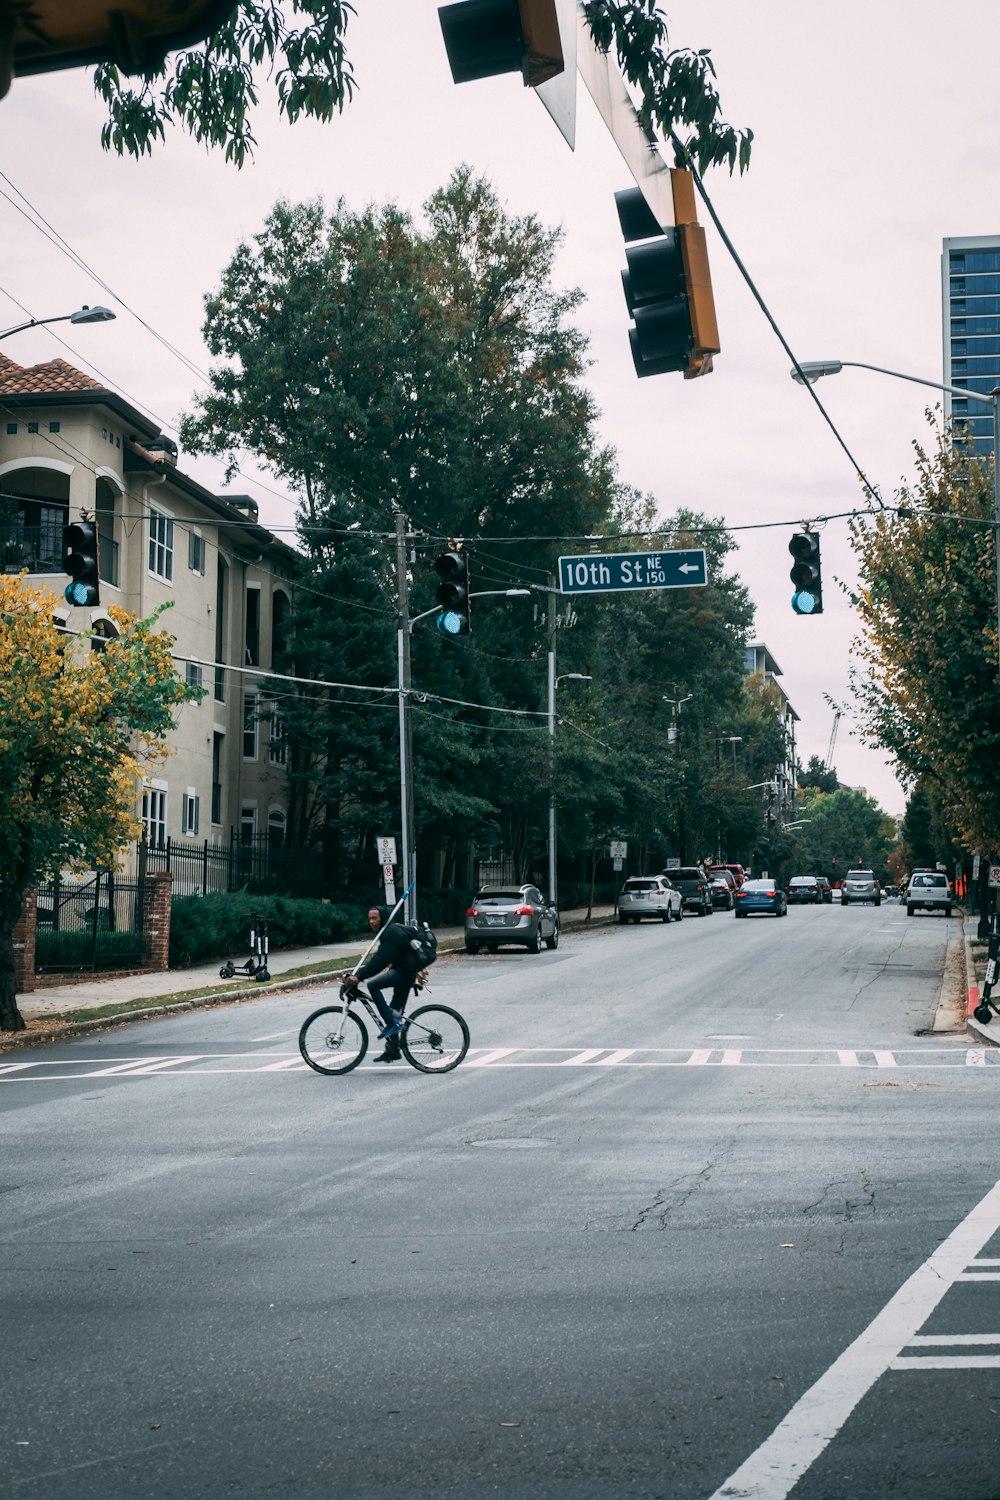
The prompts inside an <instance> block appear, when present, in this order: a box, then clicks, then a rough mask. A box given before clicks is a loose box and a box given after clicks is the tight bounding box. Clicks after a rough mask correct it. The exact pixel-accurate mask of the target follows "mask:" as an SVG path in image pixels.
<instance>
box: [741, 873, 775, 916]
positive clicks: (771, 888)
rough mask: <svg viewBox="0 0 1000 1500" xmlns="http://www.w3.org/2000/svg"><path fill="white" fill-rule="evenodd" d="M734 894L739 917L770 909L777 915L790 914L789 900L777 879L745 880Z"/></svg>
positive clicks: (772, 913) (773, 914)
mask: <svg viewBox="0 0 1000 1500" xmlns="http://www.w3.org/2000/svg"><path fill="white" fill-rule="evenodd" d="M733 894H734V900H735V902H736V915H737V916H738V917H749V916H750V914H751V913H752V912H755V911H769V912H770V913H771V915H772V916H775V917H787V916H788V900H787V898H786V896H785V893H784V891H783V890H782V889H781V886H780V885H779V884H778V882H777V881H776V880H744V882H743V884H742V885H741V886H740V888H739V890H738V891H735V892H734V893H733Z"/></svg>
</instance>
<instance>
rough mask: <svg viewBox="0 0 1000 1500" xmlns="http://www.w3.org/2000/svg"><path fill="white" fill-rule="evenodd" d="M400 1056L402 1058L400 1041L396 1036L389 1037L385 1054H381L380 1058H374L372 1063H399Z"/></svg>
mask: <svg viewBox="0 0 1000 1500" xmlns="http://www.w3.org/2000/svg"><path fill="white" fill-rule="evenodd" d="M400 1056H401V1053H400V1050H399V1043H398V1041H397V1040H396V1038H395V1037H394V1036H391V1037H388V1038H387V1039H386V1044H385V1050H384V1052H380V1053H379V1055H378V1057H373V1058H372V1062H377V1063H391V1062H398V1061H399V1059H400Z"/></svg>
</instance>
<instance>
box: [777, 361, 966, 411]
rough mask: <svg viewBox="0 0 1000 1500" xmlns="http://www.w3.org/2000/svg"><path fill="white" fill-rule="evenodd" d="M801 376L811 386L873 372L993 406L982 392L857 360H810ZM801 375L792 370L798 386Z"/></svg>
mask: <svg viewBox="0 0 1000 1500" xmlns="http://www.w3.org/2000/svg"><path fill="white" fill-rule="evenodd" d="M799 369H801V371H802V375H804V376H805V378H806V380H807V381H808V382H809V384H810V385H811V384H812V383H813V381H816V380H821V379H822V378H823V376H824V375H839V374H840V372H841V370H845V369H851V370H874V371H875V372H876V374H878V375H892V376H893V377H894V378H895V379H896V380H909V381H912V383H913V384H914V385H929V386H930V387H931V389H932V390H935V391H947V392H948V394H949V396H960V397H965V396H968V397H969V398H970V399H971V400H972V401H982V402H983V403H984V405H986V406H992V405H993V404H994V397H993V396H984V395H983V393H982V391H970V390H967V389H966V388H965V387H964V386H960V385H942V383H941V381H940V380H924V379H923V378H922V377H921V376H920V375H904V374H903V372H902V370H887V369H886V368H885V366H884V365H866V364H864V363H863V362H862V361H861V360H859V359H819V360H810V361H809V363H808V364H802V365H800V366H799ZM802 375H800V374H799V371H798V370H792V371H791V376H792V379H793V380H795V381H797V382H798V384H799V385H801V384H802V383H803V382H802Z"/></svg>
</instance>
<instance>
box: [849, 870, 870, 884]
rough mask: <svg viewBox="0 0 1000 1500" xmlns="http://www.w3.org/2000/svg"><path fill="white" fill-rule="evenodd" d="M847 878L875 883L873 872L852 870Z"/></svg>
mask: <svg viewBox="0 0 1000 1500" xmlns="http://www.w3.org/2000/svg"><path fill="white" fill-rule="evenodd" d="M847 878H848V880H868V881H874V879H875V876H874V875H873V874H872V872H871V870H852V871H851V873H850V874H849V875H848V877H847Z"/></svg>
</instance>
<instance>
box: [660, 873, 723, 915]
mask: <svg viewBox="0 0 1000 1500" xmlns="http://www.w3.org/2000/svg"><path fill="white" fill-rule="evenodd" d="M660 873H661V875H663V877H664V879H666V880H669V881H670V884H671V885H675V886H676V887H677V889H678V890H679V891H680V893H681V896H682V897H683V899H684V910H685V911H693V912H696V913H697V915H698V916H699V917H710V916H711V915H712V912H713V911H714V910H715V907H714V906H713V905H712V887H711V885H710V884H709V879H708V874H707V872H706V870H705V867H704V865H681V866H680V867H679V868H678V869H676V870H661V871H660Z"/></svg>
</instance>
